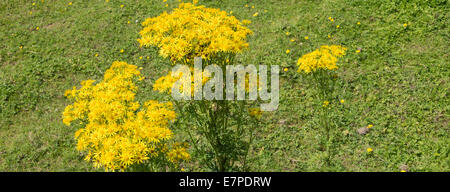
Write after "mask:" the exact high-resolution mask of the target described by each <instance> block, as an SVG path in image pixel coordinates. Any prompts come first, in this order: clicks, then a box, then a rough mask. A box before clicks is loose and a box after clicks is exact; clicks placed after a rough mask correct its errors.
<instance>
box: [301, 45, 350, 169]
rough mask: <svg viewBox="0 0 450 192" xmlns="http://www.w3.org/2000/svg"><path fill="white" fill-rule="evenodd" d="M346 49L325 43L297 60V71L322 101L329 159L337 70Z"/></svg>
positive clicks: (324, 138) (322, 120)
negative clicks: (332, 107) (332, 106)
mask: <svg viewBox="0 0 450 192" xmlns="http://www.w3.org/2000/svg"><path fill="white" fill-rule="evenodd" d="M346 50H347V48H345V47H343V46H340V45H324V46H321V47H320V48H319V49H316V50H314V51H312V52H310V53H307V54H305V55H303V56H302V57H300V58H299V59H298V61H297V65H298V70H297V72H299V73H303V74H305V76H306V77H307V78H308V79H309V80H310V81H311V83H312V84H313V86H314V87H315V88H316V90H317V91H318V93H317V94H316V95H317V98H318V99H319V100H320V101H321V102H322V103H321V110H320V122H321V126H322V128H323V133H324V135H325V137H323V140H322V141H323V143H324V144H325V145H326V150H327V152H328V160H329V159H330V156H331V154H330V153H331V151H330V145H332V138H331V135H330V132H331V130H330V129H331V125H330V118H329V113H330V110H331V105H330V104H331V103H330V102H331V101H332V96H333V92H334V89H335V80H336V77H337V76H336V74H335V71H336V70H337V69H338V68H339V67H338V65H337V63H338V60H339V58H341V57H343V56H344V55H345V52H346Z"/></svg>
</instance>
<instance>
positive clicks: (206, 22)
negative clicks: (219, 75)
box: [138, 3, 252, 61]
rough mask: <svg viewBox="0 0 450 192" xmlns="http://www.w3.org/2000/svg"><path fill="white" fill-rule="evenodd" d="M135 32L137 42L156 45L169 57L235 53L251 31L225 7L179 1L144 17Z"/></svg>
mask: <svg viewBox="0 0 450 192" xmlns="http://www.w3.org/2000/svg"><path fill="white" fill-rule="evenodd" d="M142 25H143V27H144V28H143V29H142V30H141V31H140V32H139V33H140V36H141V38H139V39H138V42H139V44H140V46H146V47H149V46H155V47H158V48H159V54H160V55H161V56H162V57H165V58H167V57H169V58H170V60H171V61H187V60H188V59H189V60H190V61H193V59H194V57H199V56H202V55H204V56H206V58H208V59H210V58H211V57H215V56H216V55H217V54H219V53H238V52H241V51H242V50H243V49H245V48H247V47H248V43H247V42H246V39H247V35H249V34H251V33H252V31H251V30H249V29H248V28H246V27H245V26H244V24H243V22H240V21H239V20H237V19H236V18H235V17H234V16H230V15H229V14H227V13H226V12H225V11H221V10H220V9H214V8H206V7H204V6H196V5H194V4H192V3H180V5H179V7H178V8H175V9H174V10H173V11H172V12H171V13H167V12H164V13H163V14H161V15H159V16H157V17H153V18H148V19H146V20H145V21H144V22H143V23H142Z"/></svg>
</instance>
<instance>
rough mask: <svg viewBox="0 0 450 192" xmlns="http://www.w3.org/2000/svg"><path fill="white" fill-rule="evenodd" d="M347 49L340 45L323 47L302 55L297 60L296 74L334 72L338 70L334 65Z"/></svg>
mask: <svg viewBox="0 0 450 192" xmlns="http://www.w3.org/2000/svg"><path fill="white" fill-rule="evenodd" d="M346 50H347V48H345V47H342V46H340V45H331V46H329V45H324V46H321V47H320V48H319V49H316V50H315V51H313V52H311V53H308V54H305V55H303V56H302V57H301V58H299V59H298V61H297V65H298V66H299V68H298V72H300V71H304V72H305V73H310V72H311V71H313V72H314V71H316V70H318V69H324V70H334V69H338V66H337V65H336V63H337V61H338V58H339V57H342V56H344V55H345V51H346Z"/></svg>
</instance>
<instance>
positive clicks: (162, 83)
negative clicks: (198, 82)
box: [153, 67, 211, 96]
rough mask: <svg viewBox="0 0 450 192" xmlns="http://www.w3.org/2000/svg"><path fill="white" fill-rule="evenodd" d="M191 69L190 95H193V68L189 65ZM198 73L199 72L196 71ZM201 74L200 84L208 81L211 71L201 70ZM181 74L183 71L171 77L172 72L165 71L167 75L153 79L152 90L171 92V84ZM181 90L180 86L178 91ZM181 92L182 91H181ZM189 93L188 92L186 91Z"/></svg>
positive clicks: (178, 78)
mask: <svg viewBox="0 0 450 192" xmlns="http://www.w3.org/2000/svg"><path fill="white" fill-rule="evenodd" d="M190 70H191V93H190V95H191V96H193V95H194V91H193V90H194V88H195V86H194V75H193V74H195V73H194V68H193V67H190ZM198 73H200V72H198ZM201 73H202V74H201V75H202V85H204V84H205V83H206V82H208V80H209V79H210V76H211V73H210V72H208V71H206V70H205V71H203V72H201ZM182 75H183V73H179V76H177V77H172V72H171V71H169V73H167V75H165V76H162V77H160V78H159V79H157V80H156V81H155V83H154V84H153V90H154V91H158V92H160V93H168V94H170V93H171V92H172V86H173V84H174V83H175V82H176V81H178V80H180V78H181V76H182ZM182 91H183V87H182V86H180V92H182ZM182 93H183V92H182ZM183 94H184V93H183ZM187 94H189V93H187Z"/></svg>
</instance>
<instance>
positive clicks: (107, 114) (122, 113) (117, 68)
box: [63, 61, 190, 171]
mask: <svg viewBox="0 0 450 192" xmlns="http://www.w3.org/2000/svg"><path fill="white" fill-rule="evenodd" d="M142 79H143V77H142V76H141V74H140V71H139V70H138V69H137V66H135V65H130V64H127V63H125V62H119V61H116V62H114V63H113V64H112V66H111V67H110V68H109V69H108V70H107V71H106V72H105V74H104V78H103V80H102V81H101V82H99V83H97V84H95V85H94V82H95V81H94V80H86V81H83V82H82V83H81V85H82V87H81V88H80V89H76V87H74V88H73V89H72V90H67V91H66V93H65V96H66V97H68V98H69V99H71V100H72V101H74V103H73V104H72V105H68V106H67V107H66V108H65V110H64V113H63V122H64V123H65V124H66V125H70V124H71V123H72V122H74V121H76V122H77V123H79V124H80V125H82V126H83V128H81V129H79V130H78V131H76V133H75V139H76V140H77V150H79V151H86V152H87V155H86V157H85V160H87V161H92V162H93V163H94V166H95V167H104V168H105V170H106V171H115V170H121V171H124V170H125V169H127V167H129V166H130V165H132V164H137V163H143V162H144V161H146V160H149V159H150V158H152V157H156V156H158V155H159V154H160V153H161V152H162V151H160V150H158V149H159V148H161V146H162V145H165V144H164V141H167V140H168V139H170V138H172V135H173V133H172V131H171V130H170V129H169V123H170V121H173V120H174V119H175V111H174V110H173V106H172V103H170V102H168V103H159V102H157V101H154V100H150V101H147V102H145V103H144V105H143V106H142V107H141V106H140V104H139V102H137V101H135V95H136V91H137V87H136V86H135V84H134V81H136V80H142ZM140 108H141V109H140ZM139 109H140V110H139ZM183 150H184V151H183ZM185 150H186V149H180V147H178V146H177V147H175V148H173V149H172V150H167V152H166V155H167V157H168V158H169V159H170V158H172V159H173V158H174V157H173V155H171V153H178V151H182V152H183V155H181V156H176V158H178V157H179V158H180V159H177V160H176V161H177V162H178V161H180V160H188V159H189V158H190V157H189V154H187V153H186V151H185ZM171 161H175V160H171Z"/></svg>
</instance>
